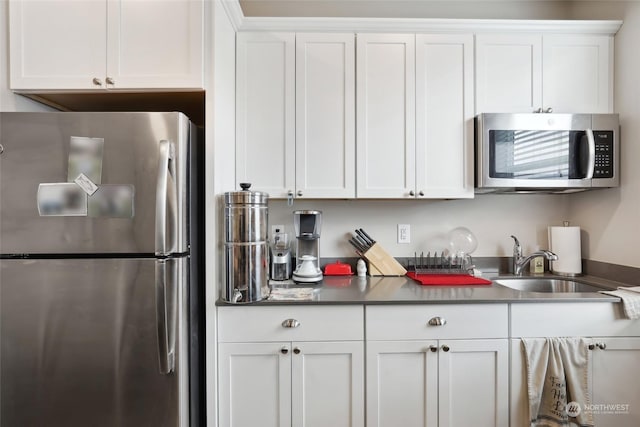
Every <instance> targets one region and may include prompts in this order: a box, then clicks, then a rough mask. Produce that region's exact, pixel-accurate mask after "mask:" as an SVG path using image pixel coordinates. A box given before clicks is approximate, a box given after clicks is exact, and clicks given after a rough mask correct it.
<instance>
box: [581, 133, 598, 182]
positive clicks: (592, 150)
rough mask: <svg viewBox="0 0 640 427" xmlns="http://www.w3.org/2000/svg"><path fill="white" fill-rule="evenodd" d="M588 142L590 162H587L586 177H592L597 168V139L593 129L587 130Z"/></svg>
mask: <svg viewBox="0 0 640 427" xmlns="http://www.w3.org/2000/svg"><path fill="white" fill-rule="evenodd" d="M585 133H586V135H587V144H588V145H589V163H588V164H587V175H586V176H585V177H584V179H592V178H593V173H594V170H595V168H596V140H595V138H594V137H593V129H587V130H585Z"/></svg>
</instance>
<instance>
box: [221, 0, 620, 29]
mask: <svg viewBox="0 0 640 427" xmlns="http://www.w3.org/2000/svg"><path fill="white" fill-rule="evenodd" d="M223 3H224V5H225V10H227V14H228V15H229V18H230V19H231V21H232V23H233V25H234V26H235V28H236V31H265V32H274V31H287V32H314V31H318V32H356V33H357V32H377V33H384V32H388V33H392V32H409V33H421V32H432V33H459V32H473V33H489V32H493V33H495V32H510V33H555V34H601V35H614V34H616V33H617V32H618V30H619V29H620V27H621V26H622V21H617V20H616V21H614V20H526V19H434V18H428V19H426V18H425V19H422V18H308V17H255V16H249V17H247V16H244V13H243V12H242V8H241V7H240V2H239V0H223Z"/></svg>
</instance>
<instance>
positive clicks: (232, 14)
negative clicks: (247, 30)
mask: <svg viewBox="0 0 640 427" xmlns="http://www.w3.org/2000/svg"><path fill="white" fill-rule="evenodd" d="M220 3H222V7H223V8H224V11H225V12H226V14H227V17H228V18H229V21H230V22H231V25H232V26H233V29H234V30H236V31H240V28H241V27H242V25H243V22H244V20H245V19H246V18H245V16H244V13H243V12H242V7H240V1H239V0H220Z"/></svg>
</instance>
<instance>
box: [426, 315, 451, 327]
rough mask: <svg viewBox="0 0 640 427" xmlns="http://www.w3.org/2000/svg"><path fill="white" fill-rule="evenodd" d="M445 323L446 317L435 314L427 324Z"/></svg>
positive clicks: (438, 324)
mask: <svg viewBox="0 0 640 427" xmlns="http://www.w3.org/2000/svg"><path fill="white" fill-rule="evenodd" d="M446 323H447V319H445V318H444V317H440V316H436V317H433V318H431V319H430V320H429V326H442V325H445V324H446Z"/></svg>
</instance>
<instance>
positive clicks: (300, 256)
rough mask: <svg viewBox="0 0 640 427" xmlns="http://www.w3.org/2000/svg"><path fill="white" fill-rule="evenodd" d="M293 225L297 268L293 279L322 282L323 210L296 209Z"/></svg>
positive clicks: (301, 281)
mask: <svg viewBox="0 0 640 427" xmlns="http://www.w3.org/2000/svg"><path fill="white" fill-rule="evenodd" d="M293 225H294V228H295V231H296V269H295V271H294V272H293V281H294V282H297V283H317V282H320V281H321V280H322V270H320V226H321V225H322V212H321V211H312V210H303V211H294V212H293Z"/></svg>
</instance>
